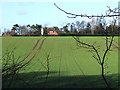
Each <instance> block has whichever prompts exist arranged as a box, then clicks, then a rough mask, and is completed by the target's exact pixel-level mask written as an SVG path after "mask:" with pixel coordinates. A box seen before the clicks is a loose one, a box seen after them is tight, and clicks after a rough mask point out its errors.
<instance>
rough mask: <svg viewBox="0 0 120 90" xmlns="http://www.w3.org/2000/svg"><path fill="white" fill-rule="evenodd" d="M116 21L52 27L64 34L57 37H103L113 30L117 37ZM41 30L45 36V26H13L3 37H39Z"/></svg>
mask: <svg viewBox="0 0 120 90" xmlns="http://www.w3.org/2000/svg"><path fill="white" fill-rule="evenodd" d="M116 23H117V22H116V19H113V21H111V22H109V25H108V24H107V22H106V20H105V19H103V20H101V19H99V18H97V19H92V20H91V21H89V22H86V21H84V20H83V21H76V22H73V23H66V24H65V25H63V27H62V28H59V27H57V26H53V28H54V30H56V31H57V30H61V31H64V32H66V33H60V34H58V35H71V34H73V35H76V34H78V35H105V32H106V31H107V33H108V35H111V33H112V32H113V31H112V30H114V34H115V35H119V30H120V27H119V26H118V25H116ZM41 28H43V30H44V35H47V28H48V27H47V26H45V27H42V25H39V24H36V25H34V24H33V25H30V24H28V25H23V26H21V25H18V24H14V25H13V27H12V29H11V31H10V30H8V31H7V32H4V33H3V35H4V34H5V33H6V34H7V35H8V34H10V35H14V34H17V35H33V34H35V35H36V34H37V35H41ZM113 28H114V29H113Z"/></svg>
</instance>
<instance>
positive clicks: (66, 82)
mask: <svg viewBox="0 0 120 90" xmlns="http://www.w3.org/2000/svg"><path fill="white" fill-rule="evenodd" d="M58 73H59V72H54V71H53V72H52V71H50V72H49V75H48V78H47V80H46V76H47V75H46V74H47V72H42V71H40V72H29V73H19V74H17V75H15V76H14V79H13V81H12V82H11V85H10V87H8V84H9V82H10V79H3V88H43V86H44V88H105V87H106V86H105V83H104V81H103V79H102V77H101V75H86V77H85V76H83V75H79V76H78V75H77V76H63V75H62V74H63V73H65V72H61V76H60V77H59V75H58ZM118 76H119V75H118V74H112V75H108V76H106V78H107V80H108V82H109V84H110V87H112V88H118V81H119V80H118ZM45 82H46V84H45Z"/></svg>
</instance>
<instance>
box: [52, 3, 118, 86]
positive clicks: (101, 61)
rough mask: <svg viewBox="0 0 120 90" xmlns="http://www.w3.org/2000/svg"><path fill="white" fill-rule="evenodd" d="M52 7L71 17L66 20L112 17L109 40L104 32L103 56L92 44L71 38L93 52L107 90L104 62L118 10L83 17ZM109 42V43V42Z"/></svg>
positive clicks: (112, 36) (111, 39) (111, 40)
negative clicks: (104, 45) (104, 46)
mask: <svg viewBox="0 0 120 90" xmlns="http://www.w3.org/2000/svg"><path fill="white" fill-rule="evenodd" d="M54 5H55V6H56V7H57V8H58V9H59V10H61V11H62V12H64V13H65V14H67V15H71V16H67V17H68V18H76V17H78V16H79V17H87V18H89V19H92V18H93V17H97V18H100V19H104V18H105V17H113V19H114V22H113V27H112V32H111V33H110V34H111V38H110V36H109V37H108V31H107V30H105V34H106V35H105V36H106V39H105V43H106V49H105V51H104V52H103V56H101V55H100V53H99V51H98V48H97V47H96V46H95V45H94V44H88V43H85V42H83V41H81V40H80V39H79V37H78V36H73V38H74V39H75V40H76V42H77V43H79V44H80V45H82V46H83V47H86V48H87V49H91V52H94V55H93V58H94V59H96V61H97V62H98V64H99V65H100V66H101V75H102V78H103V80H104V82H105V84H106V87H107V88H110V85H109V83H108V81H107V79H106V78H105V75H104V74H105V71H104V70H105V60H106V56H107V54H108V52H109V51H110V50H111V46H112V42H113V39H114V36H115V34H114V28H115V26H116V20H117V18H118V16H120V15H119V13H120V12H119V10H120V9H119V8H115V9H111V8H110V7H108V6H107V7H108V10H107V11H106V14H105V15H103V14H101V15H91V16H90V15H87V14H85V15H83V14H80V15H78V14H74V13H69V12H66V11H65V10H63V9H61V8H60V7H58V6H57V5H56V4H55V3H54ZM103 24H104V25H106V24H105V23H103ZM109 40H110V41H109Z"/></svg>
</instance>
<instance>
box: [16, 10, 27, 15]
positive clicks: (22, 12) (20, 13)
mask: <svg viewBox="0 0 120 90" xmlns="http://www.w3.org/2000/svg"><path fill="white" fill-rule="evenodd" d="M17 13H18V14H19V15H26V14H27V12H26V11H22V10H21V11H18V12H17Z"/></svg>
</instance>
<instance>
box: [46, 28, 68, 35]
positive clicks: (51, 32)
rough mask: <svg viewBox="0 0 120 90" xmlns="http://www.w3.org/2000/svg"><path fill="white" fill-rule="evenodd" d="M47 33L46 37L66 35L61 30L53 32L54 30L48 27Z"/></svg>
mask: <svg viewBox="0 0 120 90" xmlns="http://www.w3.org/2000/svg"><path fill="white" fill-rule="evenodd" d="M47 33H48V35H58V34H59V33H66V32H64V31H61V30H55V28H53V27H49V28H48V29H47Z"/></svg>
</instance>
